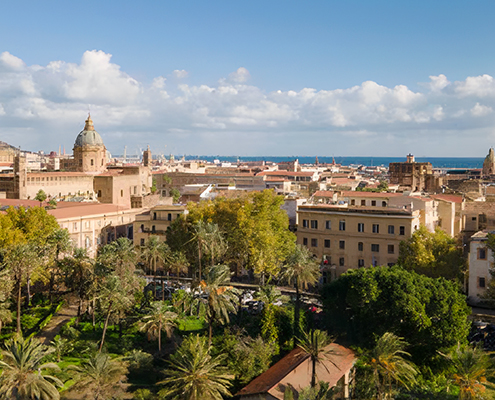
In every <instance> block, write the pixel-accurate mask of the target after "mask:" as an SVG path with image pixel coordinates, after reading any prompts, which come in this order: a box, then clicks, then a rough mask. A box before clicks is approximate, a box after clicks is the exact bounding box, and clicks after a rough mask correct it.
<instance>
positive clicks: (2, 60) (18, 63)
mask: <svg viewBox="0 0 495 400" xmlns="http://www.w3.org/2000/svg"><path fill="white" fill-rule="evenodd" d="M24 66H25V64H24V61H22V60H21V59H20V58H18V57H16V56H13V55H12V54H10V53H9V52H8V51H4V52H3V53H2V54H0V68H1V69H3V70H6V71H9V70H10V71H18V70H21V69H23V68H24Z"/></svg>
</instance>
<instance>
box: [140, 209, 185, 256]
mask: <svg viewBox="0 0 495 400" xmlns="http://www.w3.org/2000/svg"><path fill="white" fill-rule="evenodd" d="M185 213H187V207H186V206H185V205H172V204H169V205H158V206H155V207H153V208H152V209H151V210H149V211H145V212H142V213H140V214H138V215H137V216H136V220H135V221H134V230H133V231H134V245H135V246H144V245H145V244H146V242H147V241H148V239H149V238H150V237H151V236H156V237H158V238H160V240H162V241H165V240H166V237H165V234H166V232H167V228H168V227H169V226H170V225H171V224H172V222H174V221H175V220H176V219H177V218H180V216H181V215H182V214H185Z"/></svg>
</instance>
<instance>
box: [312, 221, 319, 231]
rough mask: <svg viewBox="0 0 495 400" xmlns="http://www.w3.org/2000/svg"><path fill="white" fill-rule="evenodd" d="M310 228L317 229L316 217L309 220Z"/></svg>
mask: <svg viewBox="0 0 495 400" xmlns="http://www.w3.org/2000/svg"><path fill="white" fill-rule="evenodd" d="M311 229H318V221H317V220H316V219H312V220H311Z"/></svg>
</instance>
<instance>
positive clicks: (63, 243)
mask: <svg viewBox="0 0 495 400" xmlns="http://www.w3.org/2000/svg"><path fill="white" fill-rule="evenodd" d="M47 244H48V246H47V250H48V252H49V254H50V256H49V257H50V259H51V266H50V267H51V268H50V271H49V272H50V286H49V294H50V299H51V298H52V292H53V289H54V286H55V282H56V280H57V277H58V276H59V274H60V267H61V263H60V255H61V254H62V255H64V254H69V253H71V252H72V250H73V247H74V244H73V242H72V239H71V238H70V234H69V231H68V230H67V229H56V230H54V231H53V232H52V234H51V235H50V236H49V237H48V238H47Z"/></svg>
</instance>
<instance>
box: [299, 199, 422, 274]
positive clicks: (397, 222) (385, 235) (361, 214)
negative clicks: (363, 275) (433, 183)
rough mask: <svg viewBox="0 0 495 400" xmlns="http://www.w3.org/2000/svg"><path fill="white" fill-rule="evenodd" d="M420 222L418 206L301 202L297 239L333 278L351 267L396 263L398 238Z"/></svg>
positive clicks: (410, 233) (399, 239)
mask: <svg viewBox="0 0 495 400" xmlns="http://www.w3.org/2000/svg"><path fill="white" fill-rule="evenodd" d="M419 225H420V212H419V211H417V210H416V211H412V210H410V209H409V210H407V209H400V208H392V207H362V206H347V205H344V206H338V205H337V206H335V205H302V206H300V207H299V209H298V229H297V242H298V243H299V244H302V245H304V246H307V247H308V248H309V249H310V250H311V252H312V253H313V254H314V255H315V256H316V258H317V259H318V260H321V261H322V263H323V264H324V265H325V269H326V272H327V274H328V272H330V274H331V276H330V278H331V279H334V278H336V277H338V276H339V275H340V274H342V273H344V272H345V271H347V270H348V269H350V268H360V267H369V266H372V265H375V266H376V265H393V264H395V263H396V262H397V259H398V256H399V244H400V242H401V241H402V240H404V239H407V238H409V237H411V235H412V233H413V232H414V230H416V229H418V228H419ZM327 274H325V275H327Z"/></svg>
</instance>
